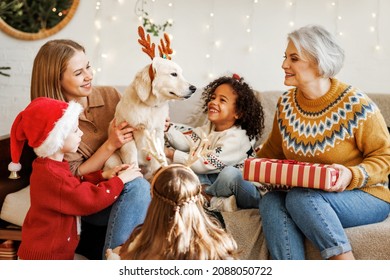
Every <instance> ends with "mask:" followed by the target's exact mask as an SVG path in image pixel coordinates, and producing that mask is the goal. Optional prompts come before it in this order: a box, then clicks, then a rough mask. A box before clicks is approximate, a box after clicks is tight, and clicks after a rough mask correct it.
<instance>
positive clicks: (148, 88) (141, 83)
mask: <svg viewBox="0 0 390 280" xmlns="http://www.w3.org/2000/svg"><path fill="white" fill-rule="evenodd" d="M148 69H149V67H146V68H145V69H144V70H143V71H141V73H139V75H138V77H136V78H135V80H134V82H135V88H136V91H137V95H138V97H139V99H140V100H141V101H142V102H145V101H146V100H147V99H148V98H149V96H150V94H151V92H152V82H151V80H150V77H149V72H148Z"/></svg>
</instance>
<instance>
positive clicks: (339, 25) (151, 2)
mask: <svg viewBox="0 0 390 280" xmlns="http://www.w3.org/2000/svg"><path fill="white" fill-rule="evenodd" d="M187 1H188V0H187ZM197 1H207V3H208V5H206V6H207V7H208V9H209V10H205V11H204V13H205V15H207V16H205V17H204V18H206V22H203V23H200V24H201V25H202V26H203V27H202V28H200V29H199V32H202V31H201V30H203V32H205V38H207V39H206V40H207V41H208V42H206V43H207V47H206V48H205V53H204V58H205V63H206V64H207V70H206V71H207V72H208V73H207V74H206V76H207V77H208V78H213V77H214V74H213V72H214V70H215V69H214V66H215V65H214V58H215V56H217V55H219V54H220V53H223V47H224V46H223V42H222V41H221V40H220V39H219V37H218V36H219V35H220V31H219V30H216V26H217V25H216V21H217V20H218V21H220V20H223V16H224V15H223V14H222V15H221V14H218V13H217V11H221V7H216V5H217V4H219V3H220V1H217V0H197ZM237 1H240V5H241V3H242V5H246V6H247V9H246V13H245V14H243V15H237V17H236V18H237V19H242V18H244V20H242V21H241V22H239V21H238V20H237V21H238V22H237V24H242V32H243V33H247V34H248V36H247V37H246V38H247V39H246V40H247V42H242V43H243V44H246V46H247V47H246V50H247V52H248V55H250V54H251V53H252V52H253V50H254V49H256V45H255V41H254V38H253V37H254V35H253V34H254V33H255V32H254V30H255V28H256V26H254V23H255V22H256V21H255V19H256V15H257V14H259V13H258V11H261V9H263V8H264V6H265V5H262V4H269V3H270V2H269V1H274V2H273V3H276V1H275V0H246V2H244V1H242V0H237ZM278 1H279V2H281V3H283V2H284V8H285V9H286V11H285V12H286V13H287V14H288V15H289V17H288V19H287V25H288V26H286V29H288V30H291V29H292V28H296V27H298V26H297V23H296V20H297V16H298V15H297V14H298V13H299V8H300V5H302V6H304V5H305V1H308V0H278ZM374 1H376V2H375V5H372V7H373V8H372V9H368V10H367V13H368V14H367V17H369V18H370V20H368V22H369V23H370V25H369V26H368V28H367V32H371V33H373V35H374V36H373V38H374V39H373V40H374V42H373V43H372V44H373V50H374V51H376V52H379V51H381V50H382V49H383V47H382V45H381V41H380V39H381V38H380V28H379V25H380V18H379V16H380V14H379V12H380V11H381V1H384V0H374ZM103 2H104V3H106V4H107V9H108V8H109V6H110V5H113V4H112V0H110V3H108V1H107V0H106V1H105V0H97V1H96V11H95V28H96V31H95V43H96V48H95V64H96V68H95V71H96V72H100V71H101V65H102V63H103V62H104V59H105V58H107V56H108V55H109V54H107V53H105V52H104V50H103V49H102V44H101V40H102V38H101V30H102V28H104V24H105V23H104V22H105V21H106V20H107V18H109V19H110V20H117V18H118V16H117V15H115V14H112V15H111V16H110V17H105V18H104V19H103V18H102V13H101V11H102V8H103ZM116 2H117V4H118V5H125V4H126V3H125V0H116ZM370 2H371V1H370ZM196 3H197V2H196V1H195V0H194V4H196ZM323 3H324V9H325V8H330V9H332V10H331V14H333V15H334V28H335V29H334V32H335V34H336V35H337V36H339V37H341V38H342V37H343V36H346V35H347V32H348V28H351V26H352V25H351V24H349V23H348V22H344V17H343V13H344V12H345V8H344V7H343V6H342V4H345V2H344V3H343V0H329V1H323ZM279 4H280V3H279ZM135 5H136V7H135V8H134V10H135V12H136V13H137V11H138V15H137V16H138V20H139V23H140V24H142V22H143V19H144V16H145V14H144V13H139V11H140V9H142V10H143V11H145V10H147V13H148V19H149V20H150V21H151V22H152V23H153V22H154V17H158V18H166V20H167V21H168V22H169V23H170V24H171V25H172V27H170V28H171V29H168V30H167V32H168V33H170V32H171V31H172V30H174V29H175V15H177V14H178V13H179V12H180V11H177V12H175V9H176V4H175V2H174V0H137V1H136V4H135ZM325 5H326V7H325ZM162 7H164V9H161V8H162ZM343 8H344V9H343ZM105 13H107V11H105ZM157 13H159V14H157ZM162 13H164V14H162ZM301 16H302V15H301ZM229 20H234V19H232V18H231V19H229ZM176 28H177V27H176ZM191 32H192V31H191ZM170 34H171V33H170ZM171 39H172V38H171Z"/></svg>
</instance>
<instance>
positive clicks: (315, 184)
mask: <svg viewBox="0 0 390 280" xmlns="http://www.w3.org/2000/svg"><path fill="white" fill-rule="evenodd" d="M243 174H244V179H245V180H247V181H252V182H259V183H262V184H267V185H276V186H284V187H306V188H314V189H325V188H326V187H328V186H333V185H334V184H335V183H336V181H337V178H338V170H337V169H335V168H332V167H331V166H330V165H326V164H317V163H308V162H298V161H294V160H278V159H268V158H249V159H246V160H245V163H244V170H243Z"/></svg>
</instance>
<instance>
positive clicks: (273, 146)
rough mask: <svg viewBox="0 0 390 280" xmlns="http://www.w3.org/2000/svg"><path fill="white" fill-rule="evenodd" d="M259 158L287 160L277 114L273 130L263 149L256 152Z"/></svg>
mask: <svg viewBox="0 0 390 280" xmlns="http://www.w3.org/2000/svg"><path fill="white" fill-rule="evenodd" d="M256 156H257V157H258V158H277V159H283V158H285V156H284V153H283V148H282V136H281V134H280V129H279V124H278V119H277V113H275V116H274V120H273V125H272V130H271V132H270V134H269V135H268V137H267V140H266V141H265V142H264V144H263V145H262V147H261V149H260V150H259V151H257V152H256Z"/></svg>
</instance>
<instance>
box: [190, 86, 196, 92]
mask: <svg viewBox="0 0 390 280" xmlns="http://www.w3.org/2000/svg"><path fill="white" fill-rule="evenodd" d="M195 90H196V86H193V85H191V86H190V91H191V92H192V93H194V92H195Z"/></svg>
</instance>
